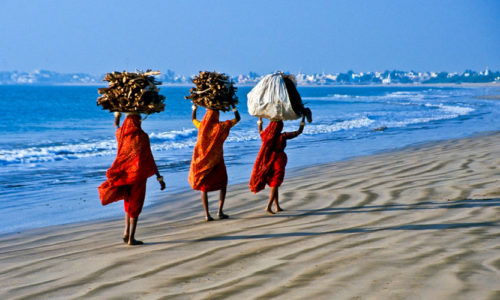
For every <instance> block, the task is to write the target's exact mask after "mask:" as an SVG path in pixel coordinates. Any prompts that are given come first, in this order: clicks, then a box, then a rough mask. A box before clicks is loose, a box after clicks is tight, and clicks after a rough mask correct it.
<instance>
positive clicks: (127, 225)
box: [123, 212, 130, 244]
mask: <svg viewBox="0 0 500 300" xmlns="http://www.w3.org/2000/svg"><path fill="white" fill-rule="evenodd" d="M129 232H130V216H129V215H128V213H127V212H125V230H124V231H123V242H124V243H126V244H127V243H128V237H129Z"/></svg>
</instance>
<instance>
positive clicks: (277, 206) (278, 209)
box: [274, 187, 283, 212]
mask: <svg viewBox="0 0 500 300" xmlns="http://www.w3.org/2000/svg"><path fill="white" fill-rule="evenodd" d="M274 189H275V190H276V191H275V193H276V194H275V195H274V204H275V205H276V212H279V211H283V209H281V207H280V204H279V202H278V199H279V191H278V187H275V188H274Z"/></svg>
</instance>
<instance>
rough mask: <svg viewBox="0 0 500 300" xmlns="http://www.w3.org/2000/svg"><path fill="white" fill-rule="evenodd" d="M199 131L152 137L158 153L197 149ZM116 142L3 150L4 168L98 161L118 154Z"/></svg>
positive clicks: (83, 142) (93, 142)
mask: <svg viewBox="0 0 500 300" xmlns="http://www.w3.org/2000/svg"><path fill="white" fill-rule="evenodd" d="M196 133H197V132H196V130H194V129H185V130H173V131H165V132H158V133H151V134H150V139H151V144H152V149H153V150H154V151H163V150H170V149H184V148H189V147H192V146H194V143H195V140H196ZM116 147H117V145H116V141H115V140H112V139H108V140H104V141H81V142H76V143H64V144H52V145H51V144H44V145H39V146H33V147H27V148H14V149H0V164H10V163H26V164H27V163H41V162H50V161H58V160H69V159H79V158H86V157H98V156H106V155H112V154H114V153H116Z"/></svg>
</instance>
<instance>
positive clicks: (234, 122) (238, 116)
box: [231, 104, 241, 127]
mask: <svg viewBox="0 0 500 300" xmlns="http://www.w3.org/2000/svg"><path fill="white" fill-rule="evenodd" d="M231 106H232V107H233V112H234V119H232V120H231V127H232V126H234V125H236V124H237V123H238V122H239V121H240V120H241V117H240V113H239V112H238V109H237V108H236V107H235V106H234V104H232V105H231Z"/></svg>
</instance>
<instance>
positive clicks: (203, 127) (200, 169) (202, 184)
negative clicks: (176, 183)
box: [188, 105, 240, 222]
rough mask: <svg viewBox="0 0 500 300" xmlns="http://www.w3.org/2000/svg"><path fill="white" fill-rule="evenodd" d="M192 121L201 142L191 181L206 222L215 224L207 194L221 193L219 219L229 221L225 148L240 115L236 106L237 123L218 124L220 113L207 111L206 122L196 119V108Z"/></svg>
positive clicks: (191, 173)
mask: <svg viewBox="0 0 500 300" xmlns="http://www.w3.org/2000/svg"><path fill="white" fill-rule="evenodd" d="M192 108H193V113H192V120H193V124H194V125H195V127H196V128H198V140H197V142H196V145H195V146H194V151H193V158H192V160H191V167H190V169H189V177H188V181H189V184H191V187H192V188H193V189H194V190H197V191H201V203H202V205H203V209H204V210H205V221H207V222H208V221H213V218H212V217H211V216H210V212H209V210H208V194H207V193H208V192H212V191H218V190H220V197H219V210H218V212H217V217H218V218H219V219H227V218H229V216H228V215H226V214H224V212H223V208H224V200H225V198H226V187H227V172H226V165H225V164H224V153H223V145H224V141H225V140H226V138H227V136H228V135H229V131H230V130H231V127H233V126H234V125H236V123H238V122H239V121H240V114H239V113H238V111H237V110H236V108H235V107H234V106H233V112H234V119H232V120H227V121H224V122H219V111H218V110H212V109H207V112H206V113H205V116H204V117H203V120H202V121H201V122H200V121H198V120H197V119H196V110H197V106H196V105H193V107H192Z"/></svg>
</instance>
